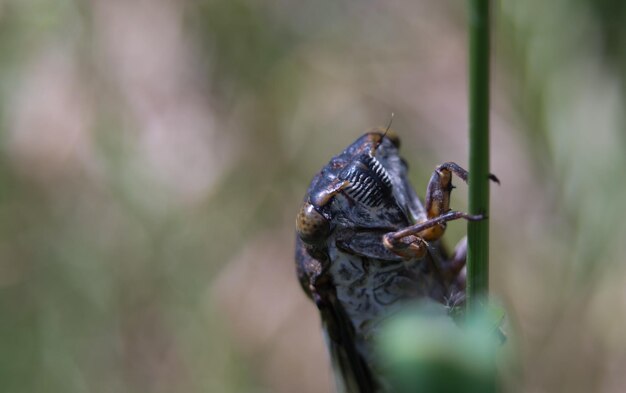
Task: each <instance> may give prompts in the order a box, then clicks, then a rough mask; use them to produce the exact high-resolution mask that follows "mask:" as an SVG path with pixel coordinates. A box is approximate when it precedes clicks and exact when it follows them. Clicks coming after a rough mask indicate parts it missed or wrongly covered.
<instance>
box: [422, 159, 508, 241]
mask: <svg viewBox="0 0 626 393" xmlns="http://www.w3.org/2000/svg"><path fill="white" fill-rule="evenodd" d="M453 173H454V174H455V175H457V176H458V177H459V178H460V179H461V180H463V181H464V182H467V178H468V177H469V173H468V172H467V171H466V170H465V169H463V168H461V167H460V166H459V165H457V164H456V163H454V162H446V163H443V164H441V165H439V166H438V167H437V168H435V171H434V172H433V174H432V176H431V177H430V181H429V182H428V187H427V189H426V201H425V209H426V215H427V217H428V218H429V219H434V218H436V217H440V216H442V215H444V214H447V213H448V212H449V211H450V194H451V193H452V190H453V189H454V186H453V185H452V174H453ZM489 178H490V179H491V180H492V181H495V182H497V183H498V184H499V183H500V181H499V180H498V178H497V177H496V176H495V175H492V174H491V175H489ZM446 221H450V220H445V221H443V222H441V223H440V224H438V225H433V226H431V227H429V228H428V229H426V230H424V231H423V232H422V233H421V234H420V236H422V237H423V238H424V240H427V241H431V240H437V239H439V238H440V237H441V236H443V233H444V231H445V229H446V226H445V222H446Z"/></svg>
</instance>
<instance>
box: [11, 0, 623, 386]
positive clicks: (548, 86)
mask: <svg viewBox="0 0 626 393" xmlns="http://www.w3.org/2000/svg"><path fill="white" fill-rule="evenodd" d="M464 5H465V4H464V3H462V2H428V1H420V2H410V1H402V0H401V1H394V2H383V1H366V2H358V1H349V0H342V1H320V2H307V3H306V4H301V3H300V2H290V1H284V0H273V1H269V2H253V1H246V0H194V1H178V2H172V1H167V0H152V1H146V0H143V1H142V0H139V1H132V2H124V1H110V0H91V1H87V0H84V1H80V0H4V1H3V2H1V3H0V52H1V53H2V56H0V103H1V105H0V347H2V349H3V350H2V351H1V352H0V391H7V392H41V391H46V392H69V393H71V392H79V391H80V392H84V391H93V392H116V393H117V392H122V393H123V392H172V391H186V392H206V391H209V392H263V391H276V392H293V391H301V392H323V391H328V390H329V389H330V382H329V381H330V379H329V378H328V372H329V367H328V365H327V358H326V357H324V353H323V350H321V349H320V350H319V351H318V352H315V351H316V350H317V348H319V347H321V345H322V343H321V342H322V339H321V337H320V336H319V334H320V333H319V328H318V325H317V322H318V321H317V319H316V318H317V316H316V314H315V310H314V307H313V306H312V305H311V304H310V303H309V302H308V301H307V300H306V299H305V298H304V296H303V295H302V294H301V293H299V292H298V291H299V289H298V288H297V284H296V283H295V279H294V278H293V267H292V266H293V265H292V264H293V262H292V260H291V253H292V247H293V246H292V244H293V237H292V233H291V230H292V225H293V215H294V212H295V211H296V209H297V206H298V204H299V202H300V199H301V198H302V196H303V193H304V190H305V189H306V185H307V182H308V181H309V180H310V178H311V177H312V175H313V174H314V173H315V172H316V171H317V170H319V168H320V167H321V166H322V165H323V164H324V163H325V162H327V161H328V159H329V158H330V157H331V156H332V155H333V154H336V153H338V152H339V151H340V150H341V149H342V148H343V147H345V146H346V145H347V144H348V143H350V142H351V141H352V140H353V139H355V138H356V137H357V136H358V135H360V134H361V133H362V132H363V131H365V130H367V129H369V128H371V127H374V126H378V125H382V124H385V123H386V122H387V120H388V117H389V113H390V112H392V111H393V112H395V114H396V118H395V120H394V128H395V129H396V130H397V131H398V133H399V134H400V135H401V136H402V138H403V147H402V149H403V154H404V156H405V158H406V159H407V161H408V162H409V164H410V166H411V177H412V180H413V181H414V184H415V185H416V189H417V190H418V193H420V194H423V189H424V187H425V184H426V181H427V179H428V176H429V173H430V171H431V170H432V169H433V168H434V167H435V166H436V165H437V164H438V163H440V162H443V161H450V160H454V161H458V162H459V163H460V164H463V165H465V164H466V148H467V143H466V101H465V81H466V79H465V78H466V77H465V71H466V70H465V66H464V64H465V63H464V62H465V52H464V51H465V49H464V48H465V46H466V40H465V38H466V37H465V26H464ZM624 10H625V7H624V5H623V4H622V2H619V1H610V0H603V1H590V0H576V1H566V0H558V1H552V2H540V1H536V0H533V1H526V2H515V1H512V0H510V1H509V0H507V1H502V2H499V3H497V9H496V12H495V18H496V27H497V31H496V33H495V37H494V38H495V40H496V43H497V45H496V48H497V50H496V54H497V57H496V59H495V65H494V73H495V74H494V79H495V82H496V83H495V86H494V103H493V104H494V109H493V115H494V118H493V120H494V124H493V148H492V151H493V160H492V166H493V172H494V173H496V174H497V175H498V176H499V178H500V179H501V180H502V186H501V187H494V188H493V189H492V215H491V217H492V225H493V230H492V231H493V240H492V242H491V244H492V247H493V251H492V253H493V254H492V261H493V267H492V269H493V272H492V273H493V274H492V279H493V281H494V285H493V287H494V290H495V291H496V292H497V293H498V294H499V295H500V296H502V298H504V299H505V300H506V302H507V303H508V304H507V310H509V311H510V317H511V320H512V324H513V325H514V326H515V327H516V333H517V334H519V342H520V349H521V358H522V364H523V368H522V372H521V373H520V374H519V375H515V376H514V377H511V378H510V381H509V385H510V386H514V387H515V388H516V389H517V390H522V391H571V392H588V391H606V392H611V391H614V392H619V391H623V390H624V386H626V380H624V377H623V375H622V373H621V370H623V368H624V367H626V357H625V356H624V353H626V340H624V338H623V335H622V331H623V330H624V328H625V325H626V320H625V319H624V317H623V315H624V313H625V312H626V297H625V296H624V292H623V288H624V287H626V283H625V282H624V277H626V274H624V273H625V271H624V264H623V262H624V255H626V248H625V247H626V246H625V244H624V242H623V241H622V239H624V238H625V237H626V223H624V220H623V219H622V217H624V216H626V211H625V207H624V205H623V201H624V200H625V199H626V181H625V175H624V174H623V173H622V172H623V171H622V168H623V167H624V166H625V164H626V163H625V162H624V159H625V158H624V157H625V156H624V154H623V150H624V146H625V144H626V139H625V137H624V135H625V133H624V129H625V124H626V123H625V115H624V113H625V112H624V92H625V89H626V83H625V82H624V76H625V75H626V74H625V73H624V70H626V64H625V63H626V57H625V56H624V48H625V47H626V46H625V45H624V40H625V39H624V37H625V36H626V28H625V26H626V24H624V23H623V22H624V18H625V15H624ZM463 188H464V187H459V192H458V193H457V194H456V195H455V197H454V198H455V199H454V201H453V203H454V206H455V207H457V208H459V209H461V210H463V209H465V207H466V203H465V195H464V192H465V191H464V189H463ZM464 232H465V228H464V226H463V225H462V224H454V225H451V226H450V231H449V234H448V235H449V236H448V238H449V241H448V243H449V244H450V245H452V244H453V243H454V241H455V240H458V239H459V238H460V237H461V236H462V234H463V233H464Z"/></svg>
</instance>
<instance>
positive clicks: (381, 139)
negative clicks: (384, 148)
mask: <svg viewBox="0 0 626 393" xmlns="http://www.w3.org/2000/svg"><path fill="white" fill-rule="evenodd" d="M391 123H393V112H391V116H390V117H389V123H387V128H386V129H385V132H384V133H383V136H382V137H381V138H380V140H379V141H378V143H376V146H375V147H374V152H376V150H377V149H378V146H380V144H381V143H383V139H385V136H387V132H389V128H391Z"/></svg>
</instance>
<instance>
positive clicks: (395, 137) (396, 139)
mask: <svg viewBox="0 0 626 393" xmlns="http://www.w3.org/2000/svg"><path fill="white" fill-rule="evenodd" d="M385 138H387V139H389V141H391V143H393V145H394V146H395V147H396V148H398V149H399V148H400V137H399V136H398V134H396V133H395V132H393V130H389V131H388V132H387V135H385Z"/></svg>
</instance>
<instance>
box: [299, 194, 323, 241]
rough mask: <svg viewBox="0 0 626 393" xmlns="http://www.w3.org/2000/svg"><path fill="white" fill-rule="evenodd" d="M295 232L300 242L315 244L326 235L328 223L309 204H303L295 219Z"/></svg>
mask: <svg viewBox="0 0 626 393" xmlns="http://www.w3.org/2000/svg"><path fill="white" fill-rule="evenodd" d="M296 231H297V232H298V236H300V239H302V241H304V242H307V243H315V242H317V241H320V240H322V239H324V238H325V237H326V236H327V235H328V233H329V232H330V223H329V222H328V220H327V219H326V217H324V216H323V215H322V214H321V213H320V212H318V211H317V210H315V207H314V206H313V205H312V204H311V203H309V202H304V203H303V204H302V207H301V208H300V211H299V212H298V216H297V217H296Z"/></svg>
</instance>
